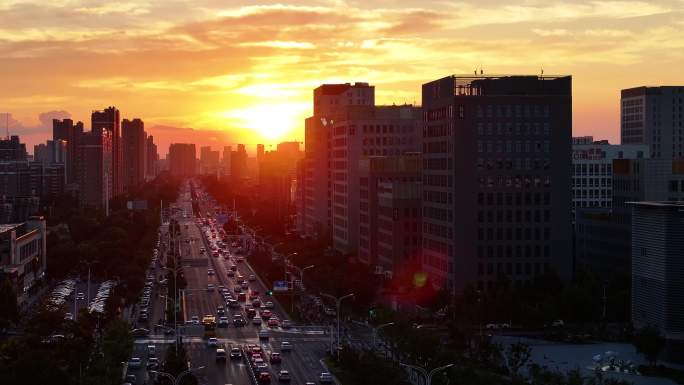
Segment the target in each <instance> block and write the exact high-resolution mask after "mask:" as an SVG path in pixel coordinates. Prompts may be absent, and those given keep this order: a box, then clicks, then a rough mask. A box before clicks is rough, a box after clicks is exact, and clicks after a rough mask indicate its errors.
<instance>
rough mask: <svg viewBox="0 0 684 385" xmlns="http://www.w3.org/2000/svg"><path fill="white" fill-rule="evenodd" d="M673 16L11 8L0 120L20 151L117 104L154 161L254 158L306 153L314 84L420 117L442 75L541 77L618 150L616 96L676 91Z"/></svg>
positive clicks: (678, 9)
mask: <svg viewBox="0 0 684 385" xmlns="http://www.w3.org/2000/svg"><path fill="white" fill-rule="evenodd" d="M249 4H251V3H249ZM682 9H683V4H682V2H681V1H661V2H657V3H646V2H639V1H623V2H614V1H592V2H584V1H583V2H575V3H572V4H563V3H542V2H535V1H533V2H526V3H524V4H522V5H504V4H503V3H499V2H491V3H490V4H488V5H487V6H484V7H482V6H477V7H476V5H475V4H474V3H473V2H461V3H454V4H445V3H442V2H432V1H428V2H420V3H418V2H415V1H410V0H407V1H401V2H392V3H390V2H386V1H378V2H374V3H372V4H361V3H359V2H355V1H347V2H344V1H337V2H330V1H320V2H288V3H286V4H282V3H276V2H261V3H260V4H259V5H248V3H247V2H229V3H221V4H220V5H217V4H214V2H211V1H205V2H200V3H199V4H198V6H197V7H195V8H193V9H190V10H188V9H186V8H185V7H179V6H178V5H174V3H167V2H165V3H164V4H161V5H150V4H145V2H127V3H126V4H124V5H123V6H120V7H112V6H110V5H107V4H100V5H97V4H95V5H93V4H91V3H88V4H85V3H83V4H82V3H80V2H78V1H73V2H51V3H50V4H49V5H48V4H43V5H40V4H36V3H35V2H23V1H16V2H10V3H7V4H5V5H4V6H2V7H1V8H0V19H2V20H3V23H2V24H3V26H2V27H0V50H2V51H3V52H5V55H4V57H5V59H4V63H3V67H4V68H3V72H4V74H6V75H7V78H6V80H5V87H6V89H8V90H12V92H8V93H4V94H3V95H2V96H0V105H2V106H3V111H2V112H3V113H5V112H8V113H10V114H11V115H10V117H9V123H10V127H9V128H10V133H11V134H15V135H20V136H21V137H22V138H23V139H24V141H25V142H26V143H27V145H28V147H29V149H32V148H33V145H34V144H37V143H40V142H43V141H44V140H45V139H46V138H47V137H49V132H50V128H51V120H52V118H65V117H72V118H73V119H74V120H82V121H84V122H85V121H87V118H88V116H89V113H90V111H91V110H94V109H97V108H102V107H103V106H107V105H115V106H117V108H119V109H120V110H121V111H122V117H129V118H131V117H141V118H142V119H144V120H145V121H146V126H147V128H148V130H149V132H150V133H151V134H152V135H154V136H155V138H156V139H157V140H158V143H159V146H160V150H161V152H162V154H164V153H165V152H166V151H167V150H168V144H169V143H170V142H173V141H175V142H193V143H197V144H198V146H205V145H212V147H213V148H214V149H219V148H221V147H222V146H223V145H226V144H236V143H247V144H250V146H248V147H249V151H250V153H251V152H252V149H253V145H254V144H256V143H262V142H263V143H266V144H274V143H277V142H280V141H286V140H298V141H302V140H303V137H304V134H303V132H304V124H303V123H304V118H305V117H306V116H310V115H311V112H312V105H311V103H310V98H311V90H312V89H313V88H315V87H316V86H318V85H320V84H324V83H344V82H356V81H361V82H369V83H370V84H374V85H376V86H378V87H379V89H380V90H381V91H380V92H378V95H377V101H378V103H379V104H392V103H396V104H403V103H409V104H414V103H415V104H421V103H422V101H421V98H420V85H421V84H423V83H424V82H426V81H429V80H430V79H434V78H436V77H438V76H443V75H444V74H448V73H453V74H459V73H466V74H467V73H472V72H473V71H475V70H477V71H479V70H480V69H482V70H483V71H484V73H485V74H492V73H529V74H535V73H540V72H541V70H542V69H543V70H544V72H545V73H548V74H551V73H553V74H559V73H562V74H571V75H573V77H574V79H575V81H574V82H573V83H574V87H573V95H574V96H575V102H574V108H573V122H574V124H573V135H575V136H580V135H589V134H591V135H594V136H596V137H600V138H607V139H609V140H610V141H611V142H612V143H618V142H619V100H620V90H621V89H624V88H630V87H634V86H640V85H662V84H671V83H678V82H680V81H681V78H680V74H679V72H678V70H677V68H681V67H682V66H684V59H683V57H682V54H681V52H682V50H681V49H680V48H681V47H684V38H682V36H684V34H682V33H681V32H682V29H683V28H684V24H682V22H681V13H682ZM54 14H58V15H60V17H59V18H54V17H53V15H54ZM35 23H39V24H40V26H41V29H40V30H38V29H36V28H35V27H34V24H35ZM103 47H106V48H103ZM449 47H454V48H453V49H448V48H449ZM63 57H66V58H68V60H62V59H60V58H63ZM654 57H657V58H658V65H657V68H656V66H654V65H653V62H652V58H654ZM407 58H410V60H407ZM169 63H173V65H169ZM637 75H638V76H637ZM2 123H5V122H2ZM0 126H3V128H4V124H0ZM190 128H192V129H194V130H195V131H193V130H191V129H190ZM172 138H173V139H172Z"/></svg>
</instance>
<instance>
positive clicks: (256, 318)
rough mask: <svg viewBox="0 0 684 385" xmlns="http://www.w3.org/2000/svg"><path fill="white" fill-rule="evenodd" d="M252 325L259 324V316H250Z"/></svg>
mask: <svg viewBox="0 0 684 385" xmlns="http://www.w3.org/2000/svg"><path fill="white" fill-rule="evenodd" d="M252 325H261V317H254V318H252Z"/></svg>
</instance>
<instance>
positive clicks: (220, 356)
mask: <svg viewBox="0 0 684 385" xmlns="http://www.w3.org/2000/svg"><path fill="white" fill-rule="evenodd" d="M225 360H226V350H225V349H222V348H218V349H216V361H225Z"/></svg>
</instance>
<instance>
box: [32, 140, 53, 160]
mask: <svg viewBox="0 0 684 385" xmlns="http://www.w3.org/2000/svg"><path fill="white" fill-rule="evenodd" d="M33 160H34V161H36V162H42V163H49V162H50V161H49V155H48V148H47V144H45V143H39V144H36V145H34V146H33Z"/></svg>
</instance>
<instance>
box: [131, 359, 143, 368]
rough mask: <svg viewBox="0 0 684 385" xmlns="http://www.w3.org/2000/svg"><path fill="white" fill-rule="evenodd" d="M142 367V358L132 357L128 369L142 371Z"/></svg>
mask: <svg viewBox="0 0 684 385" xmlns="http://www.w3.org/2000/svg"><path fill="white" fill-rule="evenodd" d="M141 367H142V360H141V359H140V357H132V358H131V359H130V360H128V368H129V369H140V368H141Z"/></svg>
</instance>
